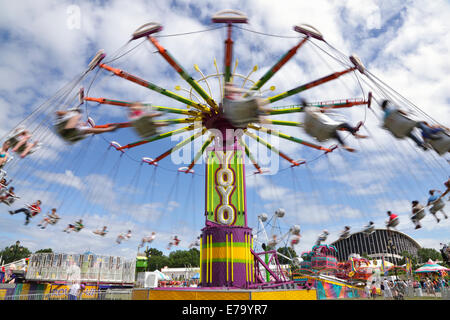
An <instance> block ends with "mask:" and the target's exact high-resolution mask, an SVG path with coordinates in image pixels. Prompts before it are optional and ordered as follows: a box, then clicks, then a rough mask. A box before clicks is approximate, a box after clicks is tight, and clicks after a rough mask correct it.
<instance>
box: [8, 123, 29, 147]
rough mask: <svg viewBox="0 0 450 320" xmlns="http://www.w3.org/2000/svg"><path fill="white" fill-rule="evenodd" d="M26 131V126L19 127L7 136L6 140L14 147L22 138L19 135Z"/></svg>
mask: <svg viewBox="0 0 450 320" xmlns="http://www.w3.org/2000/svg"><path fill="white" fill-rule="evenodd" d="M24 131H25V128H24V127H17V128H15V129H14V130H13V131H12V132H11V133H9V134H8V135H7V136H6V141H8V142H9V144H10V148H14V147H15V146H16V145H17V144H18V143H19V141H20V140H19V139H17V137H18V136H19V135H20V134H21V133H22V132H24Z"/></svg>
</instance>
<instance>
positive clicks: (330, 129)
mask: <svg viewBox="0 0 450 320" xmlns="http://www.w3.org/2000/svg"><path fill="white" fill-rule="evenodd" d="M340 124H342V122H338V121H335V120H333V119H331V118H329V117H328V116H326V115H324V114H322V113H321V112H320V111H319V110H318V109H316V110H314V108H312V107H306V108H305V116H304V118H303V129H304V130H305V131H306V133H307V134H309V135H310V136H312V137H314V138H315V139H316V140H317V141H319V142H322V141H326V140H329V139H331V138H332V137H333V135H334V132H335V131H336V129H337V127H338V126H339V125H340Z"/></svg>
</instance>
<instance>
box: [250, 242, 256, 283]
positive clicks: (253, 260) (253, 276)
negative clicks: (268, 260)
mask: <svg viewBox="0 0 450 320" xmlns="http://www.w3.org/2000/svg"><path fill="white" fill-rule="evenodd" d="M253 248H254V247H253V238H252V249H253ZM250 258H251V259H252V279H253V282H255V281H256V280H255V259H254V258H253V256H252V255H250Z"/></svg>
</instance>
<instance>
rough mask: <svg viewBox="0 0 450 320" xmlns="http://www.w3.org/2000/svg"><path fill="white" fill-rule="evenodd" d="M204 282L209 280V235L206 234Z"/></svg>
mask: <svg viewBox="0 0 450 320" xmlns="http://www.w3.org/2000/svg"><path fill="white" fill-rule="evenodd" d="M205 267H206V283H208V282H209V235H206V266H205Z"/></svg>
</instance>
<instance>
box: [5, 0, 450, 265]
mask: <svg viewBox="0 0 450 320" xmlns="http://www.w3.org/2000/svg"><path fill="white" fill-rule="evenodd" d="M0 8H1V10H0V40H1V42H0V43H1V44H0V45H1V50H0V78H1V80H0V108H1V110H2V112H1V113H0V136H1V137H2V139H3V138H4V137H5V136H6V135H7V134H8V132H10V131H11V130H12V129H13V128H15V127H16V126H17V125H19V124H20V125H25V126H27V127H29V128H30V129H31V130H33V132H34V137H35V138H36V139H38V140H39V141H41V142H42V143H43V146H42V148H41V149H40V150H38V151H37V152H36V153H34V154H32V155H31V156H29V157H28V158H26V159H23V160H18V159H17V158H18V157H17V156H15V158H16V159H14V160H13V161H12V162H11V163H9V164H8V165H7V167H6V171H7V172H8V177H9V178H11V179H13V182H12V185H14V186H15V188H16V191H17V194H18V195H19V196H20V197H21V199H19V200H18V201H17V202H16V203H14V204H13V206H12V207H13V209H17V208H19V207H21V206H22V205H23V204H26V203H31V202H33V201H35V200H37V199H40V200H42V202H43V205H42V208H43V213H46V212H48V211H49V210H50V209H51V208H53V207H56V208H58V211H59V212H60V214H61V216H62V219H61V221H60V222H59V223H58V224H57V225H55V226H49V227H48V228H47V229H46V230H41V229H39V228H38V227H37V226H36V225H37V223H38V222H39V220H40V219H41V218H42V217H39V216H38V217H36V218H34V219H33V220H32V222H31V223H30V224H29V225H28V226H24V225H23V222H24V217H23V215H15V216H10V215H9V214H8V212H7V211H8V210H9V209H10V208H8V207H7V206H6V205H4V204H1V206H2V211H3V212H2V214H1V215H0V247H5V246H7V245H10V244H11V243H13V242H15V241H16V240H20V241H21V242H22V243H23V245H25V246H27V247H29V248H30V249H31V250H33V251H34V250H38V249H41V248H49V247H50V248H52V249H53V250H54V251H57V252H67V253H83V252H85V251H87V250H90V251H93V252H95V253H98V254H108V255H119V256H126V257H133V256H134V255H135V254H136V250H137V245H138V244H139V242H140V239H141V238H142V237H143V236H145V235H148V234H150V233H151V232H152V231H156V232H157V234H158V238H157V240H156V241H155V242H154V246H155V247H156V248H158V249H160V250H162V251H164V252H165V253H168V251H167V249H166V246H167V243H168V241H169V239H170V237H171V236H173V235H175V234H177V235H178V236H179V237H180V238H181V240H182V241H181V244H180V248H181V249H187V247H188V245H189V244H190V243H191V242H192V241H193V240H194V239H195V237H196V236H197V235H198V234H199V233H200V229H201V228H202V227H203V225H204V215H203V212H204V164H203V163H202V162H200V164H199V165H197V166H195V167H194V170H195V173H194V174H184V173H182V174H180V173H178V171H177V169H178V168H179V167H182V166H186V165H187V164H189V162H190V160H191V158H192V156H193V155H194V154H195V152H196V151H197V150H198V148H199V147H200V146H201V144H202V141H204V140H202V139H198V140H196V141H195V143H193V144H192V145H188V146H186V148H183V149H182V150H181V151H180V152H178V153H176V154H175V155H174V156H173V157H168V158H166V159H164V160H163V161H161V162H160V163H159V165H158V167H154V166H149V165H147V164H143V163H142V162H141V161H140V159H142V157H152V158H155V157H157V156H158V155H160V154H161V153H163V152H164V151H166V150H168V149H169V148H171V147H172V146H173V145H175V144H176V143H178V142H180V141H181V139H183V138H186V137H188V136H189V134H185V135H178V136H173V137H171V138H167V139H165V140H160V141H158V142H155V143H151V144H145V145H143V146H140V147H136V148H132V149H129V150H128V151H127V152H126V153H125V154H124V155H122V156H121V154H120V153H119V152H117V151H116V150H115V149H111V148H108V146H109V142H111V141H117V142H118V143H119V144H121V145H125V144H127V143H131V142H135V141H138V140H139V137H138V136H137V135H136V134H135V133H134V132H133V131H132V130H131V129H121V130H117V131H115V132H114V133H107V134H104V135H101V136H95V137H92V138H88V139H86V140H83V141H81V142H79V143H77V144H75V145H71V146H69V145H66V144H65V143H64V142H63V141H62V140H60V139H59V138H58V137H57V136H56V135H55V134H54V133H53V131H52V112H53V111H54V110H57V109H58V108H68V107H70V106H74V102H73V98H74V97H75V96H76V92H77V91H78V90H79V88H80V87H84V88H85V92H86V93H87V95H89V96H91V97H105V98H110V99H118V100H127V101H144V102H150V103H153V104H155V105H162V106H169V107H176V108H186V106H184V105H182V104H181V103H180V102H178V101H175V100H172V99H169V98H167V97H165V96H162V95H159V94H157V93H155V92H153V91H150V90H147V89H145V88H142V87H140V86H138V85H136V84H133V83H131V82H128V81H126V80H124V79H120V78H117V77H114V76H111V74H109V73H107V72H106V71H104V70H98V71H97V70H94V71H93V72H91V73H89V74H88V75H87V76H86V77H85V78H84V79H83V80H82V81H81V82H79V83H77V82H76V81H75V80H74V79H77V77H79V76H80V75H81V74H82V73H83V72H84V71H85V70H86V68H87V64H88V63H89V61H90V60H91V59H92V57H93V56H94V55H95V53H96V52H97V51H98V50H100V49H104V50H105V53H106V54H107V57H106V58H105V61H107V62H108V64H110V65H112V66H114V67H116V68H120V69H123V70H125V71H127V72H130V73H132V74H134V75H136V76H138V77H141V78H143V79H146V80H148V81H151V82H152V83H155V84H157V85H159V86H161V87H163V88H166V89H167V90H171V91H173V92H177V93H178V94H180V95H185V96H187V97H189V93H188V92H186V91H183V90H188V89H190V88H189V85H188V84H187V83H186V82H185V81H184V80H183V79H181V78H180V77H179V75H178V74H177V73H176V72H175V71H174V70H173V69H172V68H171V67H170V66H169V65H168V64H167V62H166V61H164V59H163V58H162V57H161V56H160V55H159V54H158V53H156V52H155V51H156V49H155V48H154V47H153V46H152V45H151V43H149V42H148V41H141V40H136V41H131V42H129V40H130V38H131V34H132V33H133V32H134V31H135V30H136V29H137V28H138V27H139V26H141V25H142V24H144V23H147V22H158V23H160V24H162V25H163V27H164V29H163V31H162V32H161V33H160V34H158V41H159V42H160V43H161V44H162V45H163V46H164V47H165V48H167V50H168V51H169V52H170V53H171V54H172V56H173V57H174V58H175V59H176V60H177V61H178V62H179V63H180V64H181V65H182V66H183V67H184V68H185V69H186V71H187V72H188V73H189V74H191V75H192V76H193V77H194V78H195V79H199V78H201V74H200V73H199V72H198V71H196V70H195V68H194V65H195V64H196V65H198V67H199V69H200V70H201V72H203V73H204V74H205V75H212V74H215V73H217V71H216V68H215V66H214V60H216V61H217V66H218V68H219V69H220V72H222V68H223V66H222V63H223V47H224V40H225V36H226V30H225V29H224V28H223V27H222V26H220V25H215V24H213V23H211V16H212V15H213V14H214V13H216V12H217V11H219V10H223V9H228V8H232V9H238V10H240V11H242V12H244V13H246V15H247V16H248V18H249V24H247V25H239V26H238V28H234V31H233V40H234V61H233V67H234V65H235V62H236V59H237V62H238V63H237V67H236V73H237V74H239V75H242V76H244V77H245V76H246V75H248V74H249V73H250V72H252V70H253V68H254V69H255V70H256V71H254V72H252V74H251V75H250V80H252V81H256V80H257V79H259V78H260V77H261V76H262V75H263V74H264V73H265V72H266V71H267V70H268V69H269V68H270V67H271V66H272V65H273V64H274V63H275V62H276V61H277V60H278V59H279V58H280V57H281V56H282V55H283V54H284V53H286V52H287V51H288V50H289V49H290V48H291V47H293V46H295V45H296V44H297V43H298V42H299V41H300V40H301V39H302V35H300V34H298V33H296V32H295V31H294V30H293V26H294V25H297V24H302V23H304V24H309V25H312V26H314V27H315V28H316V29H318V30H319V31H320V32H321V33H322V34H323V36H324V39H325V40H326V42H320V41H318V40H315V39H313V40H311V41H308V42H307V43H306V44H305V45H304V46H303V47H302V48H301V49H300V50H299V51H298V52H297V54H296V55H295V57H294V58H293V59H291V61H289V62H288V63H287V64H286V65H285V66H284V68H282V69H281V70H280V71H279V72H278V73H277V74H276V75H275V76H274V77H273V78H272V79H271V80H270V81H269V82H268V83H267V84H266V85H265V86H264V87H263V88H262V92H261V94H262V95H263V96H264V97H270V96H273V95H275V94H278V93H281V92H284V91H286V90H289V89H292V88H294V87H297V86H299V85H302V84H305V83H307V82H309V81H312V80H315V79H318V78H321V77H323V76H325V75H328V74H330V73H334V72H338V71H343V70H345V69H347V68H348V67H351V63H350V61H349V60H348V57H349V56H350V55H351V54H356V55H357V56H358V57H359V58H360V59H361V60H362V61H363V63H364V65H365V67H366V68H367V70H369V71H370V73H369V75H371V77H370V78H369V77H367V76H364V75H362V74H359V73H358V71H355V72H352V73H349V74H347V75H345V76H342V77H341V78H339V79H337V80H334V81H332V82H329V83H327V84H324V85H322V86H319V87H317V88H314V89H311V90H308V91H305V92H303V93H301V94H300V95H297V96H294V97H290V98H288V99H285V100H281V101H279V102H277V103H276V105H275V106H286V105H291V104H296V103H298V101H299V96H300V97H302V98H305V99H307V100H308V101H311V102H319V101H329V100H340V99H348V98H358V99H362V98H366V97H367V95H368V92H369V91H371V92H373V95H374V97H375V100H374V102H373V104H372V108H371V109H367V108H365V107H354V108H352V109H351V110H350V109H340V110H337V111H335V113H337V114H338V115H336V116H337V117H339V118H341V119H342V118H343V119H345V120H346V121H349V122H351V123H356V122H358V121H364V126H363V129H362V133H363V134H367V135H368V136H369V138H368V139H364V140H355V139H354V138H353V137H351V136H350V137H348V136H346V135H344V136H345V137H346V142H347V143H348V144H349V145H351V146H353V147H355V148H356V149H357V150H358V152H356V153H354V154H350V153H348V152H345V151H343V150H341V149H337V150H335V151H334V152H332V153H330V154H328V155H323V153H322V152H321V151H318V150H315V149H310V148H307V147H305V146H302V145H298V144H295V143H293V142H287V140H284V139H278V138H270V137H266V136H265V135H261V136H262V137H263V138H265V139H270V142H271V143H272V144H273V145H275V146H277V147H278V148H279V149H280V150H282V151H283V152H285V153H286V154H288V155H289V156H290V157H291V158H293V159H305V160H306V165H302V166H299V167H296V168H290V166H289V163H288V162H286V161H285V160H283V159H281V158H279V157H278V156H277V155H276V154H273V153H270V152H267V150H266V149H265V148H264V147H261V146H258V145H257V144H256V143H254V142H253V141H252V140H248V141H247V142H248V143H249V144H250V147H251V149H252V152H254V153H255V156H257V158H258V160H259V161H260V162H261V164H262V166H264V167H267V168H270V169H271V172H270V173H268V174H264V175H254V174H252V173H253V171H254V168H253V166H252V165H251V164H249V165H247V166H246V173H247V177H246V182H247V211H248V221H249V225H250V227H253V228H254V230H255V232H256V231H257V230H258V224H257V216H258V215H259V214H261V213H263V212H265V213H267V214H268V215H269V216H271V215H273V213H274V211H275V210H276V209H277V208H284V209H285V210H286V216H285V217H284V218H283V219H280V220H278V222H277V225H276V227H277V228H274V230H275V231H274V232H278V233H280V234H284V233H285V232H286V231H287V230H288V229H289V227H290V226H292V225H294V224H297V225H300V226H301V230H302V241H301V243H300V245H299V246H298V247H297V248H296V250H297V252H298V253H301V252H302V251H305V250H308V249H309V248H310V247H311V246H312V245H313V242H314V240H315V239H316V237H317V235H318V234H319V233H320V232H321V231H322V230H323V229H328V230H329V231H330V233H331V234H330V237H329V241H328V242H332V241H334V240H335V239H336V238H337V237H338V234H339V231H340V230H342V229H343V226H344V225H349V226H351V227H352V230H353V231H359V230H361V229H362V227H363V226H364V225H365V224H367V222H368V221H369V220H373V221H374V222H375V223H376V225H377V226H378V227H383V226H384V221H385V220H386V211H387V210H391V211H393V212H396V213H398V214H399V215H400V217H401V224H400V226H399V227H398V230H400V231H402V232H405V233H406V234H408V235H410V236H411V237H413V238H414V239H416V240H417V241H418V242H419V243H420V244H421V245H422V246H424V247H433V248H436V249H438V248H439V243H441V242H449V241H450V239H449V234H450V233H449V230H450V222H449V220H442V221H441V222H440V223H439V224H437V223H436V221H435V219H434V218H433V217H432V216H430V215H427V217H426V218H425V219H424V220H423V228H422V229H420V230H414V226H413V224H412V223H411V221H410V220H409V218H408V216H409V212H410V202H411V200H419V201H421V202H422V203H424V202H426V200H427V192H428V190H429V189H440V190H443V188H444V186H443V182H444V181H445V180H446V179H447V178H448V176H449V172H450V170H449V165H448V162H447V161H446V159H445V157H444V156H439V155H438V154H437V153H435V152H434V151H432V150H430V151H427V152H424V151H422V150H419V149H417V148H416V147H415V145H414V144H413V143H412V142H411V141H409V140H408V139H402V140H398V139H395V138H393V136H392V135H390V134H389V133H388V132H387V131H385V130H383V129H382V128H381V122H380V117H381V113H380V109H379V107H378V104H377V103H376V102H377V101H381V100H382V99H383V98H385V97H388V98H390V99H392V100H394V101H395V102H396V103H397V104H399V105H400V106H401V107H402V108H404V109H405V110H407V111H410V112H412V117H415V118H417V119H426V120H427V121H430V122H434V123H436V122H437V123H440V124H443V125H446V126H447V127H448V126H450V117H449V103H450V93H449V91H448V87H449V85H450V80H449V78H448V76H447V75H448V73H449V71H450V61H449V60H448V54H449V52H450V38H449V37H448V34H449V32H450V22H449V21H450V4H449V3H448V2H447V1H445V0H436V1H432V2H430V1H388V2H387V1H371V0H364V1H345V2H342V1H331V0H330V1H325V0H324V1H314V2H311V1H279V2H277V5H274V4H273V1H261V0H258V1H256V0H255V1H202V2H201V5H200V4H199V3H198V2H196V1H163V0H161V1H160V0H157V1H140V0H137V1H132V2H130V1H121V0H116V1H50V0H45V1H39V2H36V1H20V2H10V1H3V0H0ZM255 66H257V68H255ZM238 79H239V77H238V76H236V81H238ZM377 79H378V80H377ZM241 81H242V80H241ZM200 83H201V84H202V86H203V87H204V88H205V90H209V89H208V88H207V86H206V83H205V82H200ZM249 83H250V81H249V82H248V83H247V87H248V84H249ZM209 85H210V86H211V91H212V95H213V96H214V97H215V98H216V99H218V100H220V95H219V93H218V90H217V88H218V82H217V81H216V79H213V80H210V81H209ZM176 86H180V87H181V89H182V90H181V91H177V90H176V89H175V87H176ZM271 86H275V89H274V91H270V90H268V89H269V87H271ZM192 99H193V100H195V99H196V97H195V96H193V97H192ZM83 111H84V112H85V116H87V115H89V116H91V117H92V118H93V119H94V120H95V122H96V123H98V124H102V123H108V122H124V121H126V113H125V111H124V110H123V109H122V108H120V107H114V106H107V105H98V104H95V103H86V104H85V105H84V106H83ZM164 117H167V118H174V117H175V118H176V116H174V115H164ZM273 118H274V119H281V120H293V121H301V116H300V115H296V114H294V116H292V115H290V116H276V117H273ZM181 127H182V125H175V126H173V127H171V128H170V129H172V130H173V129H178V128H181ZM274 129H277V130H280V131H281V132H283V133H286V134H289V135H293V136H297V137H299V138H302V139H305V140H307V141H311V142H314V139H313V138H311V137H309V136H308V135H306V134H305V132H304V131H303V130H302V129H300V128H295V127H286V126H285V127H281V126H278V127H274ZM316 143H317V142H316ZM332 144H333V142H332V141H326V142H324V143H323V145H324V146H330V145H332ZM447 159H448V156H447ZM447 211H448V212H450V210H448V209H447ZM41 216H42V215H41ZM79 218H82V219H83V221H84V222H85V225H86V228H85V229H84V230H83V231H81V232H80V233H73V234H66V233H63V232H62V230H63V229H64V228H65V226H66V225H67V224H68V223H72V222H74V221H75V220H76V219H79ZM103 225H107V226H108V228H109V230H110V232H109V234H108V235H107V236H105V237H104V238H101V237H99V236H96V235H94V234H93V233H92V231H93V230H95V229H98V228H101V227H102V226H103ZM278 227H279V228H278ZM266 228H267V231H268V232H269V233H270V232H271V229H272V226H266ZM128 229H131V230H132V231H133V236H132V238H131V239H130V240H129V241H128V242H124V243H122V244H120V245H118V244H116V243H115V238H116V236H117V235H118V234H119V233H122V232H126V231H127V230H128Z"/></svg>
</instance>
